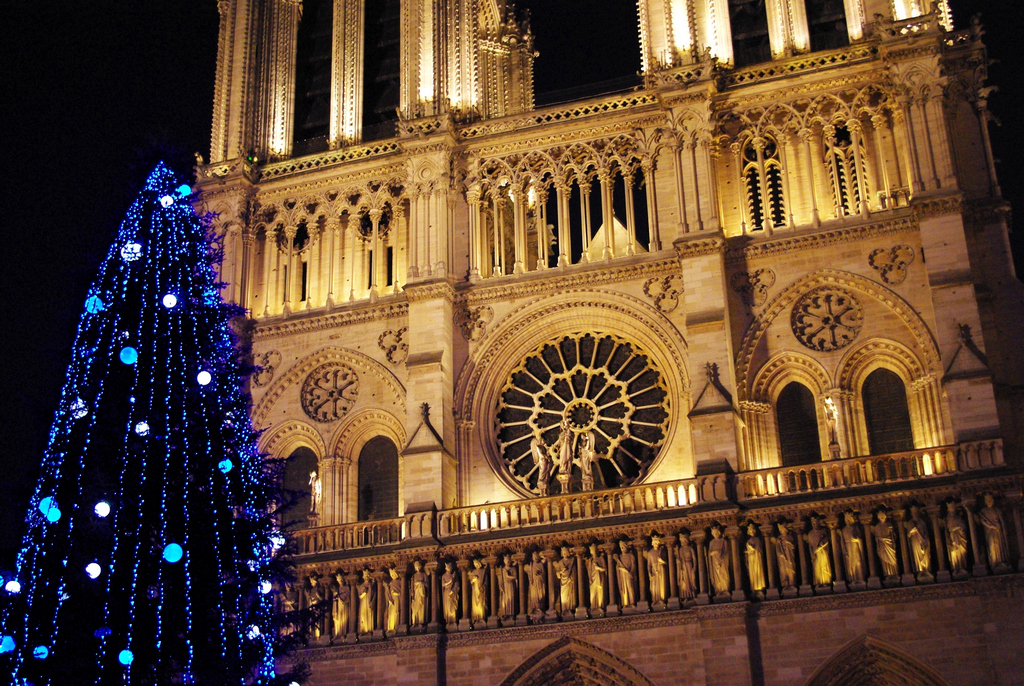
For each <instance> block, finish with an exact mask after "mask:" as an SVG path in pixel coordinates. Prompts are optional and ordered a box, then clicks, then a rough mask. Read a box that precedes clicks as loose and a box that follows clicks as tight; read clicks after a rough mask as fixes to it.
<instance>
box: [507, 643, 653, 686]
mask: <svg viewBox="0 0 1024 686" xmlns="http://www.w3.org/2000/svg"><path fill="white" fill-rule="evenodd" d="M576 684H588V685H593V686H654V685H653V683H652V682H651V680H650V679H648V678H647V677H645V676H644V675H643V674H641V673H640V672H638V671H637V670H636V669H634V668H633V667H631V666H629V665H628V664H627V663H625V662H623V661H622V660H620V659H619V658H617V657H615V656H614V655H612V654H611V653H609V652H606V651H604V650H601V649H600V648H598V647H596V646H592V645H590V644H589V643H584V642H583V641H580V640H577V639H575V638H569V637H563V638H560V639H558V640H557V641H555V642H554V643H552V644H551V645H549V646H547V647H545V648H542V649H541V650H539V651H537V652H536V653H535V654H534V655H532V656H531V657H530V658H529V659H528V660H526V661H525V662H524V663H523V664H522V665H520V666H519V668H518V669H516V670H515V671H514V672H512V673H511V674H509V675H508V677H507V678H506V679H505V680H504V681H503V682H501V686H575V685H576Z"/></svg>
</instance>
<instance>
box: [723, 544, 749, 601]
mask: <svg viewBox="0 0 1024 686" xmlns="http://www.w3.org/2000/svg"><path fill="white" fill-rule="evenodd" d="M725 537H726V538H727V539H729V557H730V558H731V559H732V599H733V600H734V601H740V600H746V599H747V594H746V593H745V592H744V591H743V560H742V559H741V558H740V530H739V527H736V526H730V527H728V528H727V529H726V530H725Z"/></svg>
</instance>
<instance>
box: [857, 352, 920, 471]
mask: <svg viewBox="0 0 1024 686" xmlns="http://www.w3.org/2000/svg"><path fill="white" fill-rule="evenodd" d="M861 396H862V398H863V401H864V421H865V423H866V424H867V429H868V447H869V449H870V450H871V454H872V455H885V454H887V453H901V452H905V451H908V450H913V449H914V433H913V430H912V429H911V426H910V410H909V409H908V407H907V389H906V387H905V386H904V385H903V380H902V379H901V378H900V377H899V376H898V375H896V374H894V373H893V372H891V371H889V370H888V369H876V370H875V371H873V372H871V373H870V374H869V375H868V378H867V379H865V380H864V386H863V388H862V389H861Z"/></svg>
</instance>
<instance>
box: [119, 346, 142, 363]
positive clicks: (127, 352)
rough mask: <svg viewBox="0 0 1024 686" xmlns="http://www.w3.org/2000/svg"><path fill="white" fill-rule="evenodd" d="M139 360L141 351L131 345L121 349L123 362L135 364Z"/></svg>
mask: <svg viewBox="0 0 1024 686" xmlns="http://www.w3.org/2000/svg"><path fill="white" fill-rule="evenodd" d="M138 359H139V351H138V350H136V349H135V348H133V347H131V346H130V345H126V346H125V347H123V348H121V361H122V362H124V363H125V364H135V363H136V362H137V361H138Z"/></svg>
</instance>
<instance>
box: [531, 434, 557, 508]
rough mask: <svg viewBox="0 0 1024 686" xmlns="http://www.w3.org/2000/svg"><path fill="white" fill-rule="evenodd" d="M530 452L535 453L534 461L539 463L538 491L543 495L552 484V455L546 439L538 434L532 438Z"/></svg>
mask: <svg viewBox="0 0 1024 686" xmlns="http://www.w3.org/2000/svg"><path fill="white" fill-rule="evenodd" d="M530 452H531V453H533V461H534V463H535V464H536V465H537V491H538V492H539V493H540V495H541V497H543V496H546V495H547V494H548V488H549V487H550V486H551V466H552V462H551V456H550V455H549V454H548V447H547V446H546V445H544V441H542V440H540V439H539V438H538V437H536V436H534V437H533V438H532V439H530Z"/></svg>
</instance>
